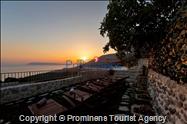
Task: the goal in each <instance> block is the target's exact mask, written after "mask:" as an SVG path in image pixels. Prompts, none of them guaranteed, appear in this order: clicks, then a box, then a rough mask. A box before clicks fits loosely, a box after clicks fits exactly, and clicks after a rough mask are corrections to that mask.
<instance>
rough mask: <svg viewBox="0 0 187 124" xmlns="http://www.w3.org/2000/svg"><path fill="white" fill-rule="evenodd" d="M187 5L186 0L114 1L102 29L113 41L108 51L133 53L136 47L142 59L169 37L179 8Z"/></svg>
mask: <svg viewBox="0 0 187 124" xmlns="http://www.w3.org/2000/svg"><path fill="white" fill-rule="evenodd" d="M185 3H186V2H185V0H172V1H171V0H166V1H162V0H151V1H148V0H119V1H116V0H111V1H110V2H109V4H108V7H107V8H108V12H107V14H106V16H105V17H104V19H103V22H102V23H101V27H100V34H101V35H102V36H107V37H109V43H108V44H107V45H106V47H104V51H105V52H106V51H107V50H109V49H108V48H109V47H108V46H110V47H111V48H115V49H116V50H117V51H120V50H129V51H130V49H131V48H132V47H133V48H134V49H135V52H136V53H140V57H141V56H146V53H149V51H150V49H152V48H154V49H155V46H158V45H159V43H160V40H161V39H163V38H164V37H165V35H166V33H167V32H166V28H167V27H168V26H169V25H170V22H172V20H173V15H174V14H175V13H176V10H177V8H178V6H182V5H183V4H185ZM123 44H126V46H124V45H123ZM145 50H146V51H145ZM142 51H144V52H142Z"/></svg>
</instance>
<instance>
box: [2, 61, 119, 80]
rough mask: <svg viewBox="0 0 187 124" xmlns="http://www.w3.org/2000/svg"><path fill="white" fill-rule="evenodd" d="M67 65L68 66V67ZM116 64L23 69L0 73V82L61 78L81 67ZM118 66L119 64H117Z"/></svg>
mask: <svg viewBox="0 0 187 124" xmlns="http://www.w3.org/2000/svg"><path fill="white" fill-rule="evenodd" d="M72 65H73V66H72ZM68 66H69V67H70V68H68ZM115 66H116V65H112V64H104V63H100V64H85V65H84V64H82V65H81V66H80V65H78V64H71V66H70V65H66V67H65V68H64V69H60V70H41V71H25V72H7V73H1V74H0V76H1V77H0V82H1V83H7V82H19V83H22V82H41V81H49V80H56V79H62V78H67V77H72V76H77V75H80V70H81V69H82V68H85V69H92V68H93V69H94V68H95V69H96V70H97V69H106V68H108V69H110V68H112V67H115ZM118 66H119V65H118Z"/></svg>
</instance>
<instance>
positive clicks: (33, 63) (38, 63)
mask: <svg viewBox="0 0 187 124" xmlns="http://www.w3.org/2000/svg"><path fill="white" fill-rule="evenodd" d="M27 65H63V63H51V62H31V63H28V64H27Z"/></svg>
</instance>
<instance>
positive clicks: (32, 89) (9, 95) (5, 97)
mask: <svg viewBox="0 0 187 124" xmlns="http://www.w3.org/2000/svg"><path fill="white" fill-rule="evenodd" d="M107 74H108V71H104V70H101V71H98V70H97V71H93V70H90V71H84V72H81V73H80V75H79V76H75V77H70V78H65V79H59V80H51V81H45V82H38V83H30V84H28V83H27V84H20V85H13V86H7V87H1V89H0V92H1V97H0V104H3V103H7V102H11V101H15V100H19V99H22V98H27V97H31V96H34V95H38V94H43V93H47V92H51V91H54V90H58V89H61V88H63V87H67V86H70V85H72V84H76V83H80V82H84V81H86V80H91V79H95V78H101V77H105V76H106V75H107Z"/></svg>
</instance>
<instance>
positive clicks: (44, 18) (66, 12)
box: [1, 1, 114, 64]
mask: <svg viewBox="0 0 187 124" xmlns="http://www.w3.org/2000/svg"><path fill="white" fill-rule="evenodd" d="M107 4H108V2H107V1H91V2H90V1H76V2H75V1H69V2H68V1H3V2H1V61H2V63H5V64H7V63H28V62H59V63H60V62H64V61H65V60H67V59H71V60H73V61H74V62H75V61H76V60H77V59H82V58H87V59H92V58H93V57H95V56H100V55H102V54H103V47H104V46H105V44H106V43H107V42H108V38H103V37H102V36H101V35H100V34H99V27H100V23H101V22H102V20H103V18H104V16H105V14H106V13H107ZM113 52H114V51H113V50H111V51H109V52H108V53H113Z"/></svg>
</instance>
